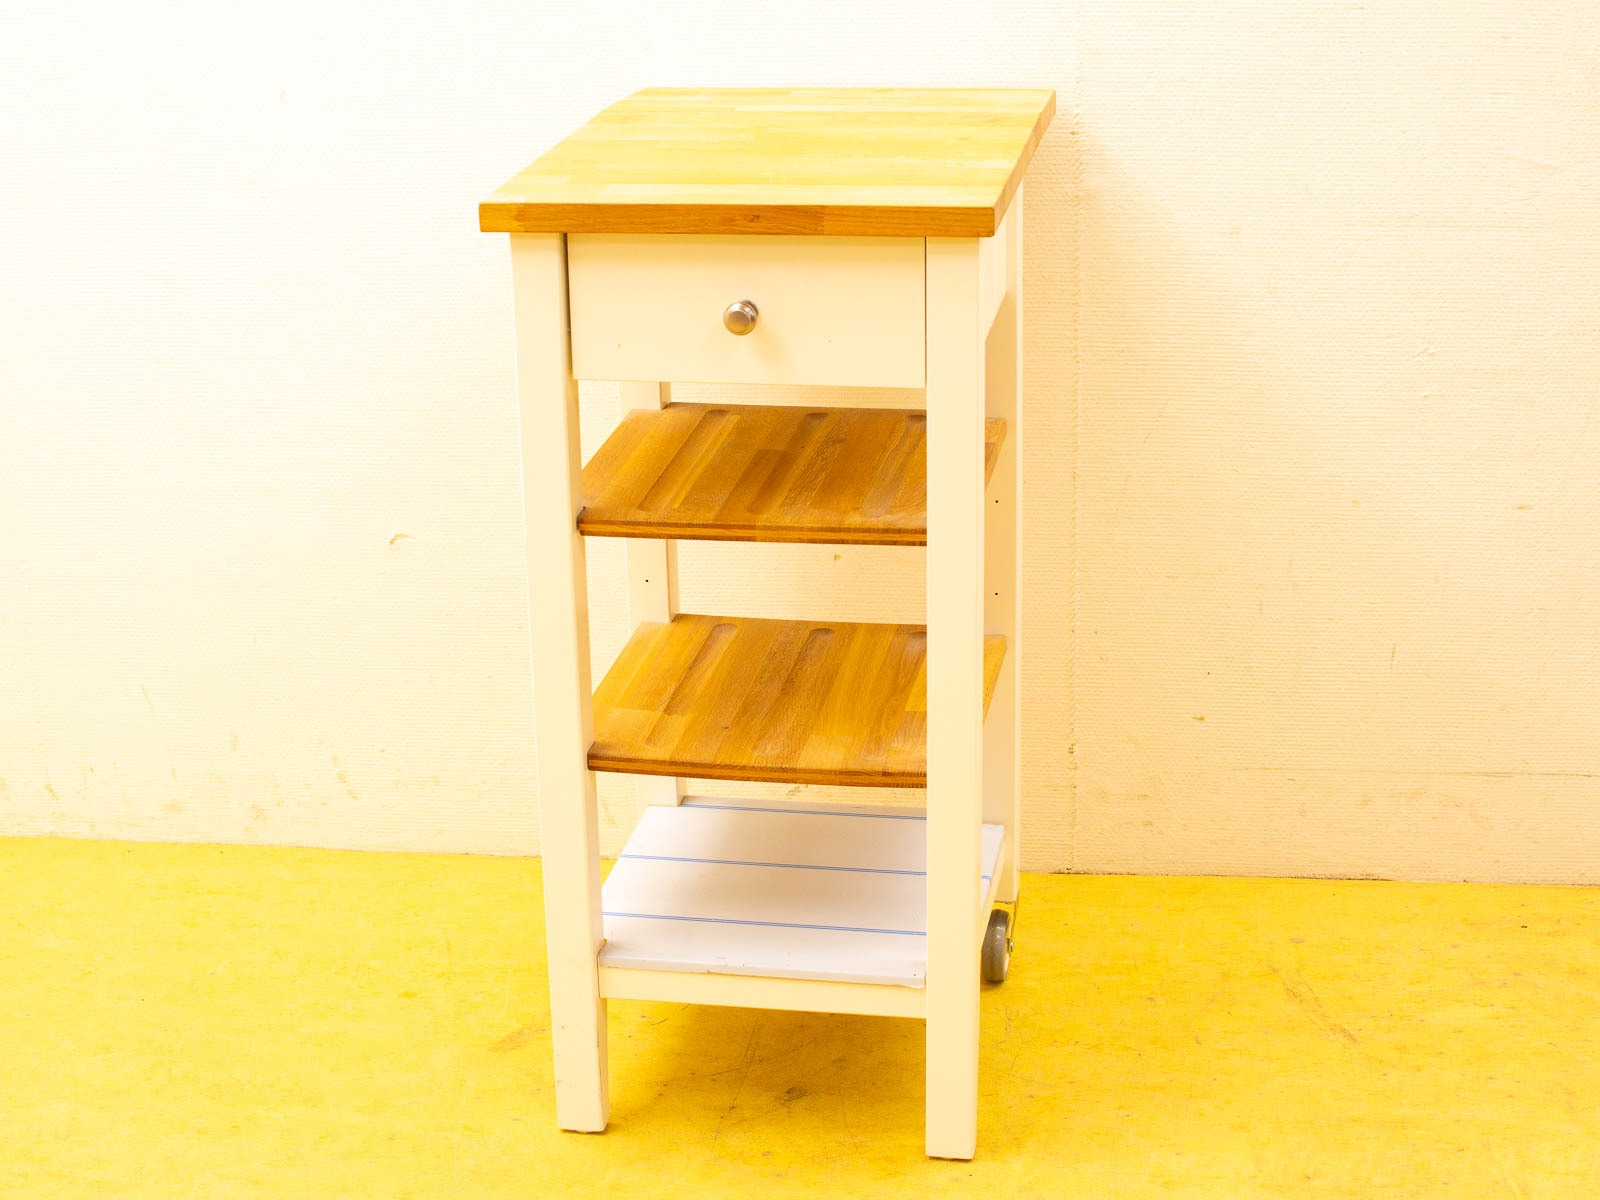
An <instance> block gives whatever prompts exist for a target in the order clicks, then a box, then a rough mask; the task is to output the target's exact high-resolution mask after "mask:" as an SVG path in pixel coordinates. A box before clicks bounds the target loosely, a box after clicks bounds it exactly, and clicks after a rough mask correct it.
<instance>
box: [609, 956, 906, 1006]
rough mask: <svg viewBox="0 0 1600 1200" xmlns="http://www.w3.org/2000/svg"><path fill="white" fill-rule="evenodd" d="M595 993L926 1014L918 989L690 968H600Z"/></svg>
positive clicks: (686, 1001)
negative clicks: (668, 969)
mask: <svg viewBox="0 0 1600 1200" xmlns="http://www.w3.org/2000/svg"><path fill="white" fill-rule="evenodd" d="M600 993H601V995H604V996H610V997H612V998H614V999H619V1000H624V999H625V1000H654V1001H657V1002H661V1001H667V1002H670V1003H673V1004H720V1005H730V1006H732V1007H735V1008H783V1009H789V1010H791V1011H799V1012H825V1013H862V1014H864V1015H867V1016H875V1017H915V1018H920V1017H922V1016H923V1015H924V1013H925V1012H926V1003H925V1000H924V997H925V995H926V993H925V992H924V991H923V990H922V989H921V988H910V987H901V986H899V985H897V984H886V983H838V982H836V981H833V980H828V979H778V978H774V977H771V976H765V975H711V974H707V973H705V972H698V973H697V972H692V971H656V970H644V971H640V970H634V969H632V968H629V967H601V968H600Z"/></svg>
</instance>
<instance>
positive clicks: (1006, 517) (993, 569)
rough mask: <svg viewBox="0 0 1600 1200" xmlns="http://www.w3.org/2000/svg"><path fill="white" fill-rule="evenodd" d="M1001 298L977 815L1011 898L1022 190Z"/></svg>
mask: <svg viewBox="0 0 1600 1200" xmlns="http://www.w3.org/2000/svg"><path fill="white" fill-rule="evenodd" d="M996 236H997V237H1002V236H1003V237H1004V238H1005V265H1004V269H1005V275H1006V278H1005V292H1006V299H1005V301H1004V302H1003V303H1002V304H1001V305H1000V311H999V313H998V314H997V315H996V317H995V320H994V327H993V329H991V330H990V333H989V341H988V350H989V353H988V355H987V356H986V357H987V361H986V369H985V378H986V380H987V386H986V389H985V391H986V400H987V407H988V412H989V416H991V417H1000V418H1002V419H1003V420H1004V421H1005V423H1006V440H1005V444H1004V445H1003V446H1002V447H1001V449H1000V460H999V462H997V463H996V464H995V469H994V478H992V479H991V480H990V481H989V491H988V497H987V500H988V502H987V503H986V504H985V505H984V511H985V512H986V513H987V514H988V519H987V521H986V528H985V530H984V542H983V550H984V563H985V566H984V580H985V582H986V584H987V586H986V587H985V588H984V593H983V609H984V624H985V626H986V627H987V629H988V632H990V633H998V634H1000V635H1001V636H1003V637H1004V638H1005V639H1006V661H1005V665H1004V666H1003V667H1002V668H1001V671H1000V678H999V680H998V681H997V683H996V686H995V689H994V700H993V702H992V703H991V704H990V706H989V716H988V720H987V721H986V722H985V724H984V730H983V819H984V820H985V821H987V822H989V823H990V824H993V825H1004V826H1005V828H1006V852H1005V856H1004V857H1003V858H1002V859H1001V865H1000V883H999V887H998V888H997V889H996V896H997V898H998V899H1000V900H1001V901H1003V902H1005V903H1008V904H1009V903H1011V902H1013V901H1015V900H1016V898H1017V891H1018V884H1019V882H1020V876H1019V868H1018V864H1019V862H1020V860H1021V857H1022V836H1021V828H1022V738H1021V724H1020V719H1021V712H1022V703H1021V702H1022V619H1021V604H1022V599H1021V594H1020V591H1019V584H1020V582H1021V572H1020V570H1019V565H1020V561H1021V556H1022V548H1021V533H1022V441H1023V414H1022V189H1021V187H1020V186H1019V187H1018V189H1017V194H1016V196H1015V197H1013V199H1012V201H1011V209H1010V211H1009V212H1008V213H1007V214H1006V219H1005V227H1004V228H1003V229H1002V230H1000V232H999V233H997V234H996Z"/></svg>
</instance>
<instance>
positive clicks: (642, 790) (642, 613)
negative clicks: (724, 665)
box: [620, 382, 683, 808]
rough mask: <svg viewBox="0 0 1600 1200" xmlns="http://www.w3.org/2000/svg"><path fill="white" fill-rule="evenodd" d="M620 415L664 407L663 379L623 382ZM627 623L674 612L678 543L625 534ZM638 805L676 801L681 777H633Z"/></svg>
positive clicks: (659, 618) (668, 398)
mask: <svg viewBox="0 0 1600 1200" xmlns="http://www.w3.org/2000/svg"><path fill="white" fill-rule="evenodd" d="M620 386H621V390H622V411H623V413H624V415H626V414H627V413H629V412H632V411H633V410H634V409H637V408H647V409H651V410H656V409H661V408H665V407H666V406H667V405H668V404H669V403H671V399H672V393H671V388H670V386H669V385H667V384H665V383H632V382H624V383H623V384H621V385H620ZM627 543H628V627H629V628H630V629H634V628H637V627H638V625H639V622H641V621H670V620H672V618H673V617H675V616H677V615H678V543H677V542H675V541H668V540H661V539H657V538H628V539H627ZM637 785H638V789H639V790H638V795H639V805H640V807H641V808H643V807H644V806H646V805H650V804H668V805H671V804H678V803H680V802H681V801H682V800H683V780H682V779H677V778H674V777H673V776H670V775H640V776H638V777H637Z"/></svg>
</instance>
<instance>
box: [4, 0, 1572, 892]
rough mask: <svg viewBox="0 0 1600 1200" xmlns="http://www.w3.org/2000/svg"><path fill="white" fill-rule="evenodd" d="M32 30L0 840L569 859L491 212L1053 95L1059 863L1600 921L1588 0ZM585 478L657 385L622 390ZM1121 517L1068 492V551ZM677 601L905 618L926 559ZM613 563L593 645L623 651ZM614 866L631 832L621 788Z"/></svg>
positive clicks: (1040, 503)
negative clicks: (1581, 892) (568, 146)
mask: <svg viewBox="0 0 1600 1200" xmlns="http://www.w3.org/2000/svg"><path fill="white" fill-rule="evenodd" d="M542 7H543V6H528V5H512V4H506V3H485V4H482V5H478V6H467V7H462V6H443V5H440V6H431V7H423V6H419V5H412V4H404V3H402V4H399V5H386V6H382V7H378V6H372V7H363V6H358V5H354V4H324V5H317V6H308V7H305V8H301V9H294V8H286V9H285V8H273V9H271V10H270V11H263V12H261V13H259V14H254V15H252V14H248V13H236V14H234V15H231V16H227V17H222V16H218V15H217V14H215V13H214V12H212V11H211V6H202V5H192V6H166V7H165V8H163V9H162V10H161V12H160V14H159V15H154V16H152V15H150V14H148V13H142V14H140V15H139V16H138V17H137V18H135V17H133V16H123V15H116V14H110V15H108V13H107V11H106V9H105V6H100V5H93V6H86V7H85V8H84V9H83V10H82V11H73V10H72V9H71V8H69V7H63V8H47V9H40V10H37V11H34V12H31V13H30V14H29V15H28V17H27V18H26V20H28V21H31V22H33V25H32V26H31V27H28V28H25V29H24V30H23V32H22V36H21V37H20V38H14V39H13V41H12V45H11V46H10V48H9V49H10V61H8V62H7V63H6V69H5V71H3V72H0V105H3V107H4V110H5V111H6V112H7V113H9V114H21V117H20V120H19V119H17V118H16V117H12V118H10V119H8V121H7V123H6V125H7V128H6V132H5V134H4V135H3V136H4V137H5V139H6V142H7V145H6V146H5V161H6V164H7V169H6V171H5V172H3V173H0V240H3V250H4V254H3V258H4V261H5V263H6V268H7V269H6V274H5V288H4V292H3V294H0V362H3V363H4V364H5V365H4V370H3V373H0V379H3V380H4V387H5V394H4V397H3V403H0V531H3V539H4V540H3V541H0V831H7V832H27V833H31V832H64V833H77V834H91V835H99V836H126V837H144V838H173V839H210V840H230V841H234V840H240V841H274V842H299V843H313V844H326V845H339V846H375V847H408V848H422V849H432V848H438V849H469V850H491V851H511V852H526V851H531V850H535V849H536V848H537V827H536V822H535V820H534V818H533V808H532V802H533V799H534V797H533V765H534V764H533V758H532V751H531V748H530V742H531V724H530V720H529V717H528V698H527V695H528V693H527V687H526V679H525V671H526V664H527V657H526V650H525V645H524V643H525V638H526V632H527V631H526V616H525V608H524V605H525V598H526V591H525V581H524V575H523V567H522V562H521V557H520V528H519V515H518V508H517V503H518V501H517V491H516V488H517V475H516V470H517V468H516V461H515V457H514V415H513V411H512V407H511V400H510V395H511V392H510V386H511V379H510V351H509V292H508V281H507V271H506V268H505V262H504V258H505V255H504V244H503V239H499V238H491V237H484V236H480V235H478V234H476V233H475V232H474V228H473V226H474V220H473V216H474V214H473V204H474V201H475V200H476V198H477V197H478V196H479V195H480V194H481V193H482V192H484V191H485V190H486V189H487V188H489V187H490V186H492V185H494V184H496V183H498V182H499V181H500V180H501V179H502V178H503V177H504V176H506V175H507V174H509V173H510V172H511V171H512V170H514V169H515V168H516V167H518V166H520V165H521V164H522V163H523V162H524V161H525V160H527V159H528V158H531V157H532V156H533V155H534V154H535V153H537V152H538V151H539V150H540V149H542V148H543V147H544V146H545V145H547V144H548V143H550V142H551V141H553V140H554V139H555V138H557V137H558V136H560V135H561V134H562V133H563V132H565V131H566V130H567V129H568V128H570V127H571V126H573V125H574V124H576V123H578V122H579V121H581V120H582V119H583V118H584V117H586V116H587V115H589V114H590V113H591V112H592V111H594V110H595V109H597V108H599V107H600V106H602V105H603V104H605V103H607V102H609V101H610V100H612V99H614V98H616V97H617V96H619V95H621V94H623V93H625V92H627V91H629V90H632V89H633V88H635V87H638V86H642V85H643V84H645V83H668V84H671V83H685V84H687V83H694V84H718V83H725V84H761V83H784V82H796V83H800V82H814V83H835V84H849V83H877V82H881V83H896V82H907V83H911V82H916V83H930V82H932V83H940V82H942V83H949V84H987V85H1004V84H1016V85H1019V86H1054V87H1055V88H1057V90H1058V91H1059V92H1060V99H1061V105H1060V115H1059V117H1058V120H1057V124H1056V126H1055V128H1054V129H1053V130H1052V132H1051V134H1050V136H1049V137H1048V138H1047V140H1046V142H1045V144H1044V146H1043V147H1042V148H1041V151H1040V155H1039V158H1038V160H1037V164H1036V168H1035V171H1034V173H1033V175H1032V176H1031V178H1030V183H1029V195H1028V211H1027V220H1028V234H1029V239H1030V245H1029V258H1028V263H1027V277H1026V281H1027V286H1028V289H1029V315H1030V319H1031V332H1030V353H1031V361H1030V366H1029V372H1028V382H1029V386H1030V402H1031V405H1032V413H1031V419H1032V426H1031V431H1030V434H1031V437H1030V441H1029V447H1028V454H1027V461H1026V463H1025V469H1026V472H1027V475H1028V489H1029V490H1028V496H1029V511H1028V514H1027V515H1028V518H1029V520H1030V528H1029V532H1028V535H1027V545H1026V556H1025V569H1026V572H1027V578H1028V580H1029V583H1030V585H1031V586H1030V590H1029V595H1028V600H1027V607H1026V612H1025V624H1026V631H1027V635H1028V638H1029V641H1030V645H1029V653H1030V655H1031V658H1030V660H1029V665H1028V668H1027V673H1026V680H1025V683H1026V689H1027V700H1028V713H1027V717H1026V720H1027V723H1028V724H1027V728H1028V734H1029V750H1028V755H1027V761H1026V773H1027V780H1028V804H1027V809H1026V816H1025V820H1026V834H1027V837H1028V839H1029V847H1030V849H1029V851H1028V857H1029V859H1030V860H1031V865H1032V866H1033V867H1035V868H1040V869H1061V868H1073V869H1079V870H1119V871H1152V870H1159V871H1206V872H1248V873H1327V874H1340V875H1367V874H1375V875H1401V876H1411V877H1418V878H1478V879H1550V880H1585V881H1594V880H1596V879H1600V852H1597V847H1600V803H1597V802H1600V783H1597V779H1600V555H1597V553H1596V550H1597V546H1596V537H1595V531H1596V529H1597V525H1600V472H1597V470H1596V465H1597V459H1600V428H1595V427H1594V424H1593V417H1594V415H1595V412H1596V409H1597V408H1600V333H1597V329H1600V22H1597V19H1596V17H1595V15H1594V10H1593V8H1592V6H1591V5H1590V4H1588V3H1580V2H1577V0H1571V2H1567V3H1543V4H1538V5H1525V4H1517V5H1508V4H1490V3H1467V2H1464V0H1441V2H1438V3H1431V4H1430V3H1404V4H1402V3H1399V2H1395V3H1383V4H1377V5H1369V6H1366V7H1356V6H1351V5H1347V4H1343V3H1338V4H1334V3H1324V2H1317V3H1306V4H1292V5H1291V4H1282V3H1268V2H1266V0H1252V2H1245V0H1233V2H1231V3H1223V4H1216V5H1203V6H1202V5H1192V4H1185V3H1179V2H1177V0H1162V2H1159V3H1156V2H1151V3H1131V4H1130V3H1116V4H1112V3H1104V2H1100V0H1082V2H1081V3H1078V4H1069V5H1061V4H1054V3H1032V2H1021V3H1015V4H1010V5H1006V6H1004V7H1002V6H999V5H993V4H985V3H981V2H978V0H966V2H959V3H952V2H946V3H936V4H928V3H910V2H909V0H900V2H896V3H880V4H853V5H848V6H846V5H834V4H812V5H796V4H793V3H765V2H756V0H752V2H750V3H747V4H745V5H742V6H741V9H740V12H741V18H740V19H739V20H737V21H730V20H727V19H725V16H724V11H725V10H722V9H713V7H712V6H698V7H699V8H700V13H699V15H698V16H693V17H691V16H686V15H685V11H683V9H684V8H686V7H687V6H681V7H680V6H658V5H643V4H637V5H611V6H608V8H607V10H606V15H605V16H604V18H601V17H596V16H589V15H584V13H583V10H582V6H570V11H569V10H568V7H563V8H560V9H554V8H553V9H552V11H538V9H540V8H542ZM584 398H585V402H586V404H587V406H588V407H587V416H586V422H587V425H586V430H585V436H586V438H587V439H588V440H589V441H590V442H591V444H592V443H593V442H594V441H595V439H597V438H598V437H600V436H603V433H604V430H605V428H606V426H607V424H608V422H610V421H611V420H614V418H615V395H614V392H613V391H612V390H610V389H607V388H604V387H594V388H588V387H586V388H585V392H584ZM1074 500H1076V506H1074ZM684 573H685V587H684V591H685V599H686V603H687V604H688V605H690V606H700V607H711V606H714V607H721V608H726V609H730V610H732V611H748V612H757V611H760V612H774V613H796V614H805V613H816V614H818V615H831V616H850V615H857V616H863V617H893V616H905V617H911V618H914V617H915V615H916V612H917V597H918V595H919V593H920V590H921V584H922V577H921V574H920V558H919V556H918V555H917V554H916V553H915V552H909V551H877V552H872V553H868V552H863V551H843V550H835V549H832V548H820V549H805V550H798V551H797V550H786V551H785V550H771V549H768V550H753V549H748V548H736V547H696V548H693V549H689V550H687V551H686V553H685V555H684ZM621 583H622V576H621V555H620V551H619V550H618V548H617V547H616V546H615V545H614V544H609V543H597V544H596V546H595V550H594V553H593V555H592V589H593V595H594V597H595V601H596V620H595V639H596V646H595V652H596V656H597V661H598V662H599V663H602V664H603V663H604V662H605V661H607V660H608V659H609V657H610V656H611V655H612V654H613V653H615V651H616V649H617V648H618V647H619V646H620V644H621V641H622V639H623V637H624V636H625V633H626V630H625V628H624V620H623V614H622V608H621V596H620V589H621ZM601 796H602V804H603V808H604V817H605V824H606V831H607V839H608V843H609V844H610V845H612V846H615V845H616V842H617V838H618V836H619V835H620V833H621V831H622V830H624V829H625V828H626V826H627V824H628V821H629V819H630V816H631V810H632V799H631V789H630V788H629V787H628V786H627V784H626V781H623V780H615V779H611V780H605V781H603V787H602V792H601Z"/></svg>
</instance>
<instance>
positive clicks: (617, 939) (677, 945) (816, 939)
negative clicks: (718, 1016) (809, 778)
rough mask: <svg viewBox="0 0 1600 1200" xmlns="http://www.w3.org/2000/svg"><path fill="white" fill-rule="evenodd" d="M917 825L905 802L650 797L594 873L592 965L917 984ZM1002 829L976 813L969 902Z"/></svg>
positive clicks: (920, 879)
mask: <svg viewBox="0 0 1600 1200" xmlns="http://www.w3.org/2000/svg"><path fill="white" fill-rule="evenodd" d="M926 832H927V822H926V820H925V819H924V817H923V815H922V814H921V813H920V812H917V811H915V810H907V809H892V808H867V807H854V808H839V809H834V808H828V809H815V808H813V809H804V808H791V807H771V806H767V805H760V804H754V803H740V802H738V801H733V800H725V799H708V798H696V799H691V800H688V801H685V803H684V804H683V805H682V806H680V807H674V808H666V807H657V808H651V809H648V810H647V811H646V812H645V813H644V814H643V816H642V817H641V818H640V821H639V825H638V827H637V828H636V829H635V830H634V832H633V836H632V837H630V838H629V839H628V844H627V846H626V847H625V848H624V850H623V852H622V854H621V855H620V856H619V857H618V859H617V862H616V865H615V866H614V867H613V868H612V870H611V874H610V876H609V877H608V878H607V880H606V883H605V900H604V909H605V938H606V941H605V947H604V949H603V950H602V951H601V952H600V957H599V962H600V965H601V966H602V967H620V968H634V969H654V970H663V971H683V972H712V973H716V974H721V975H760V976H768V977H777V978H789V979H815V980H833V981H836V982H847V983H865V984H885V985H893V986H899V987H921V986H922V984H923V980H924V978H925V975H926V969H927V951H926V947H927V941H928V939H927V932H928V927H927V919H926V914H927V908H926V894H927V893H926V881H927V875H926V862H927V857H926V845H927V837H926ZM1004 837H1005V831H1004V830H1003V829H1002V828H1001V827H1000V826H998V825H992V826H985V827H984V828H983V830H982V832H981V851H979V850H978V845H979V843H977V842H975V852H976V858H977V861H978V863H979V864H981V869H980V870H975V871H974V877H975V879H976V887H975V888H974V887H969V888H968V889H967V900H968V903H969V905H970V904H976V903H981V901H982V899H983V897H984V896H985V895H987V894H988V893H989V891H990V890H991V888H992V886H993V877H994V874H995V870H996V867H997V864H998V862H999V860H1000V858H1001V852H1002V843H1003V841H1004ZM978 945H979V943H978V941H977V940H976V939H973V940H971V941H969V943H968V945H967V947H966V952H967V955H968V957H970V958H971V959H972V961H973V962H974V963H975V962H976V961H977V953H978ZM707 994H708V995H709V994H710V993H707ZM708 1002H720V1003H733V1001H730V1000H724V1001H714V1000H713V1001H708Z"/></svg>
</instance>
